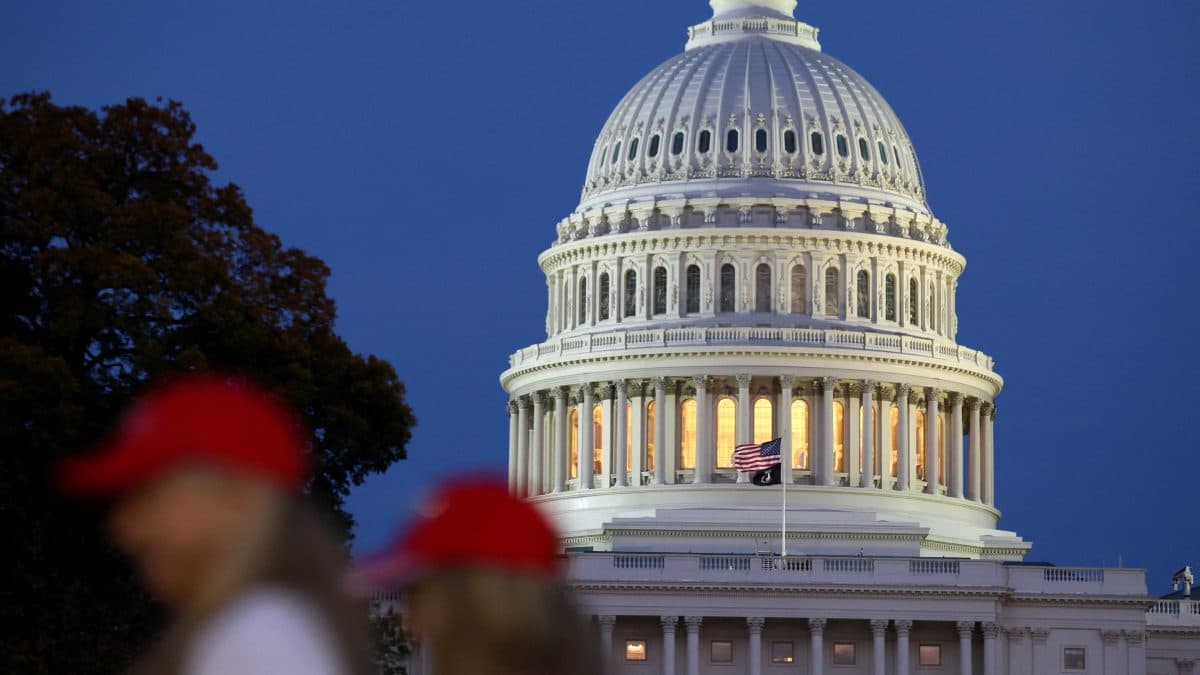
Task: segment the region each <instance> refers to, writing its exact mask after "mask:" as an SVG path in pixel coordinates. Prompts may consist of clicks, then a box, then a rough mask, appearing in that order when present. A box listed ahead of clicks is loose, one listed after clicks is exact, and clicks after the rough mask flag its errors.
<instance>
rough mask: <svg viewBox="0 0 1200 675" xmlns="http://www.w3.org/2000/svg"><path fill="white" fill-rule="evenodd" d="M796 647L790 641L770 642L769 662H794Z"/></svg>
mask: <svg viewBox="0 0 1200 675" xmlns="http://www.w3.org/2000/svg"><path fill="white" fill-rule="evenodd" d="M795 662H796V649H795V647H794V646H793V645H792V643H791V642H782V641H780V642H772V643H771V663H795Z"/></svg>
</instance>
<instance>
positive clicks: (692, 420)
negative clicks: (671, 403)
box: [679, 398, 696, 469]
mask: <svg viewBox="0 0 1200 675" xmlns="http://www.w3.org/2000/svg"><path fill="white" fill-rule="evenodd" d="M679 417H680V420H679V427H680V429H679V468H681V469H695V468H696V399H694V398H689V399H687V400H686V401H684V402H683V405H681V406H679Z"/></svg>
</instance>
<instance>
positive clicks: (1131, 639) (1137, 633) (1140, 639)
mask: <svg viewBox="0 0 1200 675" xmlns="http://www.w3.org/2000/svg"><path fill="white" fill-rule="evenodd" d="M1125 642H1126V644H1128V645H1129V649H1128V653H1129V675H1146V634H1145V632H1143V631H1141V630H1131V631H1125Z"/></svg>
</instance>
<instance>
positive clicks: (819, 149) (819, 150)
mask: <svg viewBox="0 0 1200 675" xmlns="http://www.w3.org/2000/svg"><path fill="white" fill-rule="evenodd" d="M808 141H809V145H810V146H812V152H813V154H814V155H823V154H825V137H824V136H822V135H821V132H819V131H814V132H812V136H809V138H808Z"/></svg>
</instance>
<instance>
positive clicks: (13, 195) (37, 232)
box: [0, 94, 416, 673]
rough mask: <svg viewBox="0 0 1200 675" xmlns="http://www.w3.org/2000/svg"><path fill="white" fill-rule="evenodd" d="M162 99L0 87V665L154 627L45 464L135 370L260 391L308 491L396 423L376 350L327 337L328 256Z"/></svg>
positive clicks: (115, 656) (316, 492)
mask: <svg viewBox="0 0 1200 675" xmlns="http://www.w3.org/2000/svg"><path fill="white" fill-rule="evenodd" d="M195 130H196V129H195V125H194V124H193V123H192V120H191V118H190V117H189V115H188V114H187V112H186V111H185V110H184V109H183V107H182V106H181V105H180V104H179V103H176V102H173V101H171V102H166V103H162V102H161V101H159V102H153V103H151V102H147V101H145V100H142V99H129V100H128V101H126V102H125V103H123V104H119V105H113V106H108V107H105V108H102V109H101V110H100V111H93V110H89V109H85V108H81V107H74V106H59V105H56V104H55V103H53V102H52V100H51V98H50V96H49V95H48V94H24V95H20V96H16V97H14V98H12V99H11V100H9V101H5V100H3V99H0V522H2V523H3V525H4V530H3V531H4V533H5V547H4V549H5V550H4V554H3V556H2V557H3V559H4V560H5V563H6V564H7V565H8V566H9V567H10V569H9V570H7V571H8V573H7V574H5V575H4V581H3V583H4V584H5V586H6V590H5V591H4V595H3V597H2V598H0V619H2V621H3V625H4V626H6V628H5V630H4V636H3V638H2V640H3V641H4V642H5V643H6V644H4V645H3V646H2V648H0V649H2V651H3V653H4V661H6V662H7V663H6V664H5V665H7V667H6V668H3V670H4V671H5V672H21V673H50V672H55V673H58V672H73V673H87V672H111V671H113V670H115V669H118V668H119V667H120V666H121V665H123V664H124V663H125V662H127V660H128V659H129V657H130V656H131V654H132V652H131V650H132V649H133V648H135V647H136V646H137V645H138V644H141V643H142V642H143V641H144V640H145V639H146V637H147V634H148V632H149V631H151V630H152V629H153V628H154V626H155V625H156V620H157V616H156V613H155V610H154V607H153V605H152V604H150V603H149V602H148V600H147V599H146V598H145V597H144V596H143V595H142V594H141V592H140V591H139V590H138V589H137V587H136V586H135V585H134V584H133V582H132V580H131V578H130V573H129V570H128V569H126V568H125V567H124V565H123V563H122V562H121V561H120V559H119V558H118V557H117V556H115V555H114V554H113V552H112V551H111V550H110V549H109V548H108V546H107V545H106V544H105V543H104V541H103V538H102V537H101V536H100V533H99V528H98V522H97V521H98V514H97V509H96V508H95V507H94V506H81V505H77V504H73V503H70V502H68V501H66V500H64V499H62V498H60V497H59V496H57V495H56V494H55V492H54V490H53V488H52V487H51V485H52V484H51V480H50V476H51V472H52V468H53V467H54V465H55V464H56V463H57V462H59V461H60V460H61V459H62V458H63V457H65V456H67V455H69V454H71V453H74V452H79V451H80V450H81V449H85V448H87V447H90V446H91V445H92V444H94V443H95V442H97V441H99V440H100V439H101V438H102V437H103V436H104V435H105V434H106V433H107V431H108V430H109V428H110V426H111V424H112V423H113V421H114V417H115V416H116V414H117V413H118V412H119V411H120V410H121V409H122V407H123V406H124V405H125V404H126V403H127V402H128V401H129V399H130V397H131V396H132V395H133V394H135V393H136V392H137V391H138V390H139V388H140V387H141V386H143V385H144V383H146V382H147V381H150V380H153V379H156V378H159V377H162V376H164V375H168V374H170V373H173V372H178V371H181V370H194V369H203V368H210V367H217V368H223V369H231V370H236V371H241V372H244V373H246V374H248V375H250V376H251V377H254V378H256V379H258V380H260V381H262V382H263V383H266V384H267V385H269V386H272V387H274V388H275V389H276V393H278V394H279V395H281V396H282V397H284V398H285V399H286V400H288V401H289V402H290V403H291V404H292V405H294V406H295V408H296V409H297V410H299V411H300V412H301V413H302V415H303V416H304V418H305V420H306V421H307V423H308V425H309V426H310V428H311V429H312V431H313V437H314V438H313V443H314V446H313V447H314V450H315V451H314V458H315V462H316V467H315V471H314V478H313V480H312V483H311V486H310V492H311V494H312V496H313V497H314V498H315V500H316V501H317V502H318V503H319V504H320V505H322V506H323V507H324V508H326V509H327V510H328V512H329V513H330V514H331V515H332V516H333V517H334V518H335V521H336V522H337V523H338V524H339V525H340V526H341V527H342V528H344V531H345V533H346V536H347V538H348V537H349V532H350V528H351V526H352V524H353V521H352V519H351V518H350V516H349V515H348V514H347V513H346V512H345V510H344V509H343V508H342V505H343V500H344V498H345V497H346V495H347V494H348V492H349V490H350V489H351V487H352V486H355V485H358V484H360V483H361V482H362V481H363V480H364V479H365V478H366V477H367V476H368V475H370V474H372V473H375V472H381V471H383V470H385V469H386V468H387V467H388V466H390V465H391V464H392V463H394V462H396V461H397V460H400V459H403V458H404V447H405V444H406V443H407V442H408V440H409V435H410V430H411V428H412V427H413V426H414V425H415V424H416V420H415V418H414V417H413V414H412V412H411V410H410V409H409V407H408V405H407V404H406V403H405V399H404V386H403V383H401V382H400V380H399V379H398V378H397V375H396V373H395V371H394V369H393V368H392V366H391V365H389V364H388V363H387V362H385V361H383V360H381V359H378V358H375V357H374V356H366V357H364V356H359V355H356V354H354V353H353V352H352V351H351V350H350V349H349V347H348V346H347V345H346V343H345V342H344V341H343V340H342V339H341V338H340V337H339V336H338V335H337V333H336V332H335V331H334V320H335V317H336V312H335V308H334V303H333V301H332V300H331V299H330V298H329V297H328V295H326V292H325V282H326V279H327V277H328V276H329V269H328V268H327V267H326V266H325V264H324V263H322V262H321V261H320V260H318V259H316V258H314V257H311V256H309V255H307V254H305V253H304V252H302V251H300V250H297V249H294V248H287V247H285V246H283V245H282V243H281V242H280V240H279V239H278V238H277V237H276V236H274V235H272V234H270V233H268V232H266V231H264V230H263V229H261V228H260V227H258V226H257V225H256V224H255V223H254V219H253V216H252V213H251V209H250V207H249V206H248V205H247V204H246V201H245V199H244V198H243V195H242V192H241V191H240V190H239V189H238V187H237V186H235V185H232V184H229V185H214V184H213V182H212V179H211V176H212V172H213V171H215V170H216V168H217V165H216V162H215V161H214V159H213V158H212V157H211V156H210V155H208V154H207V153H206V152H205V150H204V149H203V148H202V147H201V146H200V145H199V144H197V143H195V142H194V140H193V136H194V134H195Z"/></svg>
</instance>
